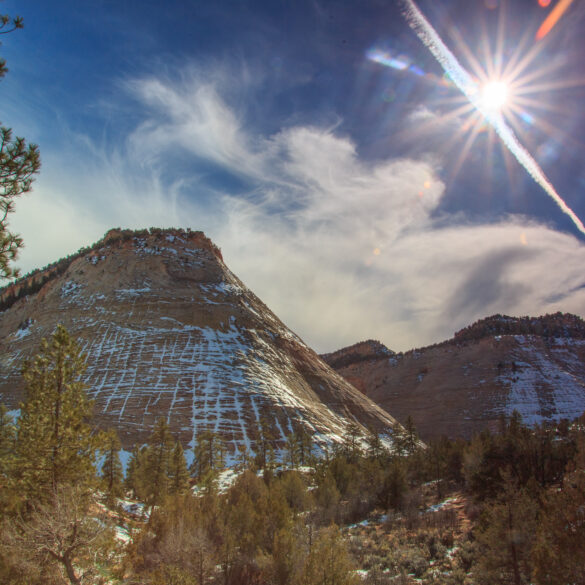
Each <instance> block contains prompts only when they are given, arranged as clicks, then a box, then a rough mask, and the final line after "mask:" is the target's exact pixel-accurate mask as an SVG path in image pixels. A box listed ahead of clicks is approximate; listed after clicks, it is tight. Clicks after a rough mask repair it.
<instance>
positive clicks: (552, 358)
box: [323, 313, 585, 440]
mask: <svg viewBox="0 0 585 585" xmlns="http://www.w3.org/2000/svg"><path fill="white" fill-rule="evenodd" d="M323 358H324V359H325V361H327V362H328V363H329V364H330V365H331V366H332V367H334V368H335V369H336V370H337V371H338V372H339V373H340V374H341V375H343V376H344V377H345V378H346V379H347V380H348V381H350V382H351V383H352V384H354V385H355V386H356V387H357V388H359V389H360V390H361V391H362V392H363V393H364V394H365V395H366V396H368V397H369V398H371V399H372V400H374V401H375V402H377V403H378V404H379V405H380V406H381V407H382V408H384V409H386V410H388V411H390V412H392V414H393V415H394V416H395V417H396V418H397V419H398V420H399V421H400V422H402V423H404V422H405V421H406V418H407V417H408V415H411V416H412V418H413V420H414V422H415V424H416V426H417V428H418V430H419V432H420V434H421V437H422V438H423V440H429V439H432V438H433V437H438V436H440V435H447V436H450V437H457V436H463V437H470V436H471V435H472V434H473V433H475V432H479V431H481V430H483V429H485V428H491V429H492V430H497V428H498V420H499V418H500V417H501V415H506V416H509V415H510V414H511V413H512V412H513V411H514V410H517V411H518V412H519V413H520V414H521V415H522V418H523V420H524V422H526V423H527V424H537V423H543V422H548V421H557V420H560V419H562V418H568V419H573V418H575V417H577V416H580V415H581V414H583V412H585V323H584V322H583V320H582V319H581V318H580V317H577V316H575V315H571V314H562V313H557V314H555V315H545V316H543V317H538V318H531V317H523V318H514V317H507V316H504V315H494V316H493V317H489V318H487V319H483V320H481V321H478V322H477V323H475V324H473V325H471V326H470V327H467V328H465V329H463V330H461V331H459V332H458V333H456V334H455V336H454V338H453V339H450V340H448V341H445V342H443V343H439V344H436V345H433V346H430V347H426V348H422V349H417V350H412V351H409V352H406V353H399V354H395V353H393V352H391V351H390V350H388V349H387V348H384V347H383V346H381V344H377V342H374V344H372V342H366V345H363V344H358V345H356V346H351V347H349V348H345V349H343V350H340V351H338V352H334V353H332V354H327V355H324V356H323Z"/></svg>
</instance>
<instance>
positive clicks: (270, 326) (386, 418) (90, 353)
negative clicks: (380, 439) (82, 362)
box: [0, 230, 395, 455]
mask: <svg viewBox="0 0 585 585" xmlns="http://www.w3.org/2000/svg"><path fill="white" fill-rule="evenodd" d="M47 271H48V272H47ZM23 291H24V293H23ZM27 291H33V292H27ZM0 303H2V307H3V308H4V310H3V311H2V312H1V313H0V340H1V341H0V400H1V401H3V402H4V403H6V404H7V405H8V406H9V407H10V408H17V405H18V403H19V401H20V400H22V397H23V384H22V380H21V376H20V368H21V365H22V362H23V360H24V359H25V358H26V357H28V356H31V355H33V354H34V353H35V352H36V351H37V350H38V348H39V342H40V340H41V338H43V337H47V336H49V335H50V334H51V333H52V332H53V330H54V328H55V326H56V324H57V323H63V325H65V327H66V328H67V329H68V330H69V331H70V333H71V334H72V336H73V337H74V338H77V339H78V340H79V342H80V344H81V346H82V348H83V351H84V352H85V354H86V356H87V365H88V368H87V374H86V379H85V381H86V383H87V385H88V387H89V394H90V396H91V397H92V398H93V399H94V401H95V413H96V420H97V424H98V425H99V426H101V427H112V426H113V427H115V428H117V430H118V432H119V433H120V436H121V439H122V442H123V445H124V447H125V448H126V449H128V448H130V447H131V446H132V445H133V444H134V443H136V442H138V443H141V442H143V441H145V440H146V439H147V437H148V435H149V434H150V432H151V429H152V426H153V424H154V422H155V420H156V419H157V418H159V417H161V416H164V417H166V418H167V419H168V421H169V423H170V426H171V429H172V431H173V433H175V434H176V435H177V436H178V437H179V438H180V439H181V441H182V442H183V444H184V445H185V446H188V445H193V444H194V441H195V437H196V435H197V433H198V432H199V431H201V430H203V429H205V430H213V431H217V432H218V433H221V434H222V435H223V437H224V439H225V440H226V442H227V445H228V449H229V450H230V451H231V453H232V455H237V454H238V452H241V451H242V450H243V449H249V450H251V451H254V446H255V444H256V441H257V440H258V438H259V437H260V420H261V419H262V420H263V421H265V422H264V423H263V424H264V428H265V432H266V434H267V435H269V436H270V437H271V439H272V440H273V442H274V445H275V447H281V446H283V443H284V439H285V437H286V436H287V435H289V434H290V433H291V432H293V430H295V429H296V428H297V427H298V426H301V427H304V428H305V430H306V431H308V432H309V433H311V435H313V437H314V439H315V440H316V441H317V443H321V444H325V443H331V442H337V441H340V440H341V437H342V435H343V433H344V429H345V427H346V425H347V422H348V421H349V420H356V421H357V422H358V423H360V424H361V425H364V426H371V427H373V428H375V429H377V430H380V431H388V430H390V429H391V428H392V426H393V425H394V424H395V420H394V419H393V418H392V417H391V416H390V415H388V414H387V413H386V412H384V411H383V410H382V409H381V408H379V407H378V406H377V405H375V404H374V403H373V402H372V401H371V400H369V399H368V398H366V397H364V396H363V395H362V394H361V393H360V392H358V391H357V390H356V389H355V388H353V387H352V386H351V385H350V384H348V383H347V382H346V381H345V380H344V379H343V378H342V377H341V376H339V375H338V374H337V373H336V372H334V371H333V370H332V369H330V368H329V367H328V366H327V365H326V364H325V363H324V362H323V361H322V360H321V359H320V358H319V357H318V356H317V355H316V354H315V353H314V352H313V351H312V350H311V349H309V348H308V347H307V346H306V345H305V344H304V343H303V342H302V341H301V340H300V339H299V338H298V337H297V336H296V335H295V334H294V333H292V332H291V331H290V330H289V329H287V328H286V327H285V325H283V323H282V322H281V321H280V320H279V319H278V318H277V317H276V316H275V315H274V314H273V313H272V312H271V311H270V310H269V309H268V308H267V307H266V306H265V305H264V304H263V303H262V302H261V301H260V300H259V299H258V298H257V297H256V296H255V295H254V294H253V293H252V292H251V291H250V290H248V289H247V288H246V287H245V286H244V285H243V284H242V282H241V281H240V280H239V279H238V278H236V277H235V276H234V275H233V274H232V273H231V272H230V271H229V270H228V268H227V267H226V266H225V264H224V263H223V260H222V257H221V253H220V251H219V249H218V248H217V247H216V246H214V244H213V243H212V242H211V241H210V240H209V239H207V238H206V237H205V236H204V235H203V234H202V233H201V232H191V231H182V230H151V231H147V230H143V231H141V232H132V231H128V230H125V231H121V230H112V231H110V232H108V234H107V235H106V236H105V237H104V239H103V240H102V241H100V242H98V243H97V244H96V245H95V246H93V247H92V248H91V249H86V250H84V251H82V253H78V254H76V255H75V256H73V257H70V258H68V259H66V260H64V261H62V262H60V263H57V264H55V265H52V266H51V267H49V268H48V269H47V270H45V271H44V272H43V271H38V272H36V273H34V274H32V275H31V276H29V277H25V278H23V279H21V280H20V281H18V282H17V283H15V284H13V285H11V286H9V287H6V288H5V289H3V291H1V294H0Z"/></svg>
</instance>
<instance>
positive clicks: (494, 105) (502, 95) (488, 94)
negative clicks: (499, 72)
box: [480, 79, 510, 112]
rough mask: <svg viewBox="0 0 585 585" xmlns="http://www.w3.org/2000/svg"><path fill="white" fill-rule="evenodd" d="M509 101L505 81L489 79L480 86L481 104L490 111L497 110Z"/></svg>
mask: <svg viewBox="0 0 585 585" xmlns="http://www.w3.org/2000/svg"><path fill="white" fill-rule="evenodd" d="M509 101H510V88H509V86H508V84H507V83H506V82H505V81H502V80H500V79H496V80H491V81H488V82H487V83H485V84H484V85H483V86H482V87H481V97H480V103H481V105H482V106H483V107H484V108H485V109H486V110H488V111H490V112H499V111H501V110H502V109H503V108H504V107H505V106H506V105H508V103H509Z"/></svg>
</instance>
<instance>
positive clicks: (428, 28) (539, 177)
mask: <svg viewBox="0 0 585 585" xmlns="http://www.w3.org/2000/svg"><path fill="white" fill-rule="evenodd" d="M404 6H405V16H406V20H407V21H408V24H409V25H410V27H411V28H412V29H413V30H414V32H415V33H416V34H417V36H418V38H419V39H420V40H421V41H422V42H423V43H424V44H425V45H426V46H427V48H428V49H429V51H430V52H431V53H432V54H433V56H434V57H435V59H437V61H438V62H439V63H440V65H441V67H443V69H444V70H445V72H446V73H447V74H448V75H449V77H450V78H451V80H452V81H453V83H454V84H455V85H456V86H457V87H458V88H459V90H461V92H463V94H464V95H465V96H466V97H467V99H468V100H469V101H470V102H471V103H472V104H473V106H474V107H475V108H477V109H478V110H479V111H480V112H481V114H482V115H483V116H484V118H485V119H486V121H487V122H488V123H489V124H490V125H491V126H492V127H493V128H494V130H495V131H496V132H497V134H498V136H499V137H500V138H501V139H502V142H503V143H504V144H505V145H506V147H507V148H508V150H509V151H510V152H511V153H512V154H513V155H514V156H515V157H516V160H517V161H518V162H519V163H520V164H521V165H522V166H523V167H524V168H525V169H526V171H527V172H528V174H529V175H530V176H531V177H532V178H533V179H534V180H535V181H536V183H538V184H539V185H540V186H541V187H542V188H543V189H544V191H545V192H546V193H547V194H548V195H549V196H550V197H551V198H552V199H553V201H554V202H555V203H556V204H557V205H558V206H559V207H560V208H561V210H562V211H563V213H566V214H567V215H568V216H569V217H570V218H571V220H572V222H573V223H574V224H575V226H577V229H578V230H579V231H580V232H581V233H582V234H585V226H584V225H583V222H582V221H581V220H580V219H579V218H578V217H577V215H576V214H575V212H574V211H573V210H572V209H571V208H570V207H569V206H568V205H567V204H566V203H565V202H564V201H563V198H562V197H561V196H560V195H559V194H558V193H557V192H556V190H555V188H554V187H553V185H552V183H551V182H550V181H549V180H548V178H547V176H546V175H545V174H544V171H543V170H542V169H541V168H540V166H539V165H538V163H537V162H536V161H535V160H534V158H533V157H532V155H531V154H530V153H529V152H528V151H527V150H526V148H524V146H522V144H520V141H519V140H518V138H517V137H516V135H515V134H514V131H513V130H512V128H510V126H509V125H508V124H506V122H505V120H504V118H503V116H502V114H501V113H500V112H492V111H489V110H487V109H486V108H485V106H484V105H483V104H482V103H481V100H480V91H479V87H478V84H477V82H476V81H474V79H473V78H472V77H471V75H470V74H469V73H468V72H467V71H466V70H465V69H464V68H463V67H462V66H461V64H460V63H459V61H458V60H457V58H456V57H455V55H453V53H452V52H451V51H450V50H449V48H448V47H447V45H445V43H444V42H443V40H442V39H441V37H440V36H439V35H438V33H437V31H436V30H435V29H434V28H433V26H432V25H431V23H430V22H429V21H428V20H427V19H426V18H425V16H424V15H423V13H422V12H421V11H420V10H419V9H418V7H417V5H416V4H415V3H414V2H413V0H404Z"/></svg>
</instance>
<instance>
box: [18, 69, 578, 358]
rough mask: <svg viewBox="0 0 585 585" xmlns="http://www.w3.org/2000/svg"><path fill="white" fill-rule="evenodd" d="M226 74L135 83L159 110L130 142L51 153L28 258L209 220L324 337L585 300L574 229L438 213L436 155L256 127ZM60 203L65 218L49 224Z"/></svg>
mask: <svg viewBox="0 0 585 585" xmlns="http://www.w3.org/2000/svg"><path fill="white" fill-rule="evenodd" d="M226 77H229V75H227V74H225V73H224V74H222V73H221V71H214V73H213V75H206V74H205V72H198V73H193V72H191V73H190V74H189V76H188V77H186V78H183V79H182V80H180V81H179V82H171V81H168V80H166V81H165V82H163V81H161V80H157V79H147V80H141V81H138V82H134V83H133V84H131V85H129V87H130V88H131V91H132V92H133V95H134V96H135V98H136V99H137V100H138V101H139V103H141V104H142V106H143V107H145V108H147V111H146V113H145V119H144V122H143V123H142V124H141V125H140V126H139V127H138V128H137V129H136V130H135V131H134V132H133V133H132V134H131V135H130V136H129V137H128V140H127V145H126V147H125V148H124V149H120V150H118V151H117V152H113V153H109V154H105V153H104V151H103V150H102V151H100V150H99V149H97V150H95V151H91V149H90V150H88V149H87V148H86V150H85V151H84V150H83V148H78V149H77V152H76V153H62V155H61V158H60V159H57V158H54V159H52V160H51V159H49V160H48V161H46V162H45V168H44V170H43V175H42V179H41V181H39V185H38V188H37V189H36V193H35V194H33V195H31V196H30V197H29V198H28V199H29V200H27V201H26V203H25V202H22V204H21V206H20V207H18V209H17V213H16V214H15V216H14V222H13V223H14V228H15V229H17V231H20V232H21V233H22V235H23V236H24V238H25V241H26V242H27V246H28V247H27V250H26V251H25V252H24V253H23V256H22V258H23V264H24V263H25V261H26V263H28V266H26V265H25V269H26V268H30V267H32V266H33V265H41V264H45V263H46V262H48V261H50V260H53V259H55V257H58V256H62V255H64V254H66V253H70V252H73V251H74V250H75V249H76V248H77V247H79V246H81V245H87V244H89V243H91V242H92V241H95V240H96V239H98V238H99V237H100V236H101V235H102V234H103V233H104V232H105V231H106V230H107V229H109V228H110V227H113V226H116V225H120V226H123V227H133V228H138V227H147V226H150V225H162V226H168V225H176V226H190V227H192V228H193V229H202V230H204V231H205V232H206V233H207V234H208V235H209V236H211V237H212V238H213V239H214V241H215V242H216V243H217V244H218V245H219V246H220V247H221V248H222V250H223V253H224V257H225V259H226V262H227V264H228V266H230V268H231V269H232V270H233V271H234V272H235V273H236V274H238V275H239V276H240V277H241V278H242V279H243V280H244V282H245V283H246V284H248V285H249V286H250V287H251V288H252V289H253V290H254V292H256V293H257V294H258V296H259V297H260V298H261V299H262V300H264V301H265V302H266V303H267V304H268V306H270V307H271V308H272V309H273V310H274V312H275V313H276V314H277V315H278V316H279V317H280V318H281V319H282V320H283V321H284V322H285V323H286V324H287V325H289V326H290V327H291V328H292V329H294V330H295V331H296V332H297V333H298V334H299V335H301V337H303V338H304V339H305V340H306V341H307V342H308V343H309V344H311V345H313V346H314V347H315V348H316V349H317V350H319V351H329V350H333V349H336V348H338V347H341V346H343V345H347V344H350V343H354V342H356V341H359V340H362V339H365V338H377V339H380V340H381V341H383V342H384V343H386V344H387V345H388V346H389V347H391V348H392V349H396V350H402V349H408V348H410V347H413V346H421V345H423V344H426V343H431V342H434V341H439V340H441V339H443V338H446V337H447V336H450V335H451V334H452V333H453V332H454V331H455V330H456V329H458V328H460V327H463V326H465V325H468V324H469V323H470V322H472V321H474V320H476V319H478V318H481V317H483V316H486V315H489V314H493V313H496V312H502V313H509V314H540V313H543V312H550V311H556V310H569V311H573V312H576V313H580V314H583V313H584V312H585V291H584V290H583V289H582V288H581V287H582V286H583V281H584V280H585V278H584V277H583V275H582V266H583V265H584V262H585V246H584V245H583V244H582V243H580V242H579V241H578V240H577V239H576V238H574V237H572V236H570V235H567V234H562V233H558V232H555V231H554V230H552V229H550V228H547V227H546V226H542V225H538V224H535V223H531V222H530V221H528V220H526V219H525V218H521V217H511V218H510V219H508V220H507V221H502V222H500V223H497V224H490V225H466V224H464V223H463V220H462V218H461V217H459V218H452V219H451V223H450V225H448V224H449V222H445V220H444V218H442V219H441V221H440V222H438V221H437V220H436V219H434V216H433V212H434V211H436V209H437V207H438V205H439V203H440V201H441V197H442V195H443V193H444V190H445V187H444V185H443V184H442V182H441V181H440V179H439V178H438V176H437V173H436V169H435V168H434V167H433V166H432V165H431V164H429V163H427V162H424V161H418V160H410V159H403V160H387V161H378V162H370V161H365V160H363V159H362V158H361V157H360V154H359V152H358V150H357V148H356V145H355V144H354V143H353V142H352V140H351V139H350V138H349V137H347V136H343V135H341V134H340V133H339V131H338V130H337V129H333V128H320V127H315V126H302V125H297V126H294V127H288V128H282V129H281V130H280V131H279V132H278V133H276V134H273V135H264V134H262V133H261V132H258V131H254V130H253V129H251V128H250V127H249V126H248V123H247V120H246V119H245V116H244V114H243V113H242V112H244V111H245V108H241V110H240V111H238V107H237V105H234V103H233V101H234V99H235V98H234V95H237V93H238V92H237V91H233V88H232V91H231V93H229V94H228V93H226V89H225V88H226V82H225V79H226ZM226 96H227V97H226ZM422 114H424V112H422V111H421V115H422ZM423 117H426V116H423ZM177 153H181V154H182V155H183V156H184V155H188V156H189V157H191V160H192V162H193V165H192V167H193V168H192V169H191V170H185V169H184V168H182V170H181V174H180V176H178V177H177V178H176V180H175V181H174V182H173V183H172V184H170V185H169V183H168V181H165V180H163V179H162V178H161V177H162V176H163V175H162V173H163V172H164V170H165V167H166V165H167V164H168V163H169V161H172V160H173V158H174V156H175V155H176V154H177ZM72 157H73V158H74V159H75V160H74V163H73V164H72V162H71V158H72ZM204 163H211V164H213V165H215V166H217V167H219V168H221V169H223V170H224V171H226V172H229V173H231V174H233V175H234V176H237V177H240V178H242V177H243V178H244V179H245V180H246V182H247V184H248V185H249V189H248V190H247V192H235V191H234V192H232V193H218V192H217V187H216V186H213V185H211V184H210V183H209V182H208V181H207V179H206V174H205V172H204V170H202V168H203V166H204ZM193 169H195V170H193ZM29 201H30V203H29ZM55 209H58V213H57V214H55ZM49 215H51V216H52V217H55V216H58V218H59V219H58V221H56V222H53V223H52V224H51V225H50V226H47V225H45V224H44V221H45V217H48V216H49ZM456 221H457V222H458V224H456ZM446 224H447V226H446ZM78 242H79V244H78ZM67 245H68V248H67V249H64V250H63V248H64V247H65V246H67ZM58 250H63V251H61V252H58ZM43 255H44V256H45V257H46V258H45V259H44V260H41V258H42V257H43ZM31 259H32V260H31Z"/></svg>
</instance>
